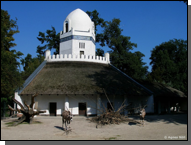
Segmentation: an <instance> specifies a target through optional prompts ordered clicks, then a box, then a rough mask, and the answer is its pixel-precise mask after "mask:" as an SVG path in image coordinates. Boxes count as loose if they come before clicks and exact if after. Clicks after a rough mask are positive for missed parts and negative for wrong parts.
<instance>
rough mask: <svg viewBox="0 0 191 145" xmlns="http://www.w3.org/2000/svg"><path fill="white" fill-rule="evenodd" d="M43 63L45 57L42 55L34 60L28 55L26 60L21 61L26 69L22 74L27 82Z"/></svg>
mask: <svg viewBox="0 0 191 145" xmlns="http://www.w3.org/2000/svg"><path fill="white" fill-rule="evenodd" d="M43 61H44V56H41V55H37V57H34V58H32V56H31V55H30V54H27V56H26V57H25V58H24V59H21V64H22V65H23V68H24V72H22V77H23V79H24V80H26V79H27V78H28V77H29V76H30V75H31V74H32V73H33V72H34V71H35V69H36V68H37V67H38V66H39V65H40V64H41V63H42V62H43Z"/></svg>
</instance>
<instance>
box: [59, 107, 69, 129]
mask: <svg viewBox="0 0 191 145" xmlns="http://www.w3.org/2000/svg"><path fill="white" fill-rule="evenodd" d="M61 116H62V128H63V123H65V128H66V130H67V125H68V124H70V121H72V114H71V112H70V111H67V110H64V111H63V112H62V114H61ZM63 130H64V128H63Z"/></svg>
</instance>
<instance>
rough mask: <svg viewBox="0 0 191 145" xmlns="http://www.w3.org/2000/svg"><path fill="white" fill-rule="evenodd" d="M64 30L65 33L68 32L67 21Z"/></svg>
mask: <svg viewBox="0 0 191 145" xmlns="http://www.w3.org/2000/svg"><path fill="white" fill-rule="evenodd" d="M65 29H66V32H68V21H66V23H65Z"/></svg>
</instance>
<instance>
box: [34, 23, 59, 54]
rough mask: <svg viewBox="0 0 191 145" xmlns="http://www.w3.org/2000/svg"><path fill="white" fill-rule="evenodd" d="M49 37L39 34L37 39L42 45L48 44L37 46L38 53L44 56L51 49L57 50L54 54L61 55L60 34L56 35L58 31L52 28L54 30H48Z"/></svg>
mask: <svg viewBox="0 0 191 145" xmlns="http://www.w3.org/2000/svg"><path fill="white" fill-rule="evenodd" d="M46 33H47V35H46V36H45V33H42V32H39V34H38V36H39V37H37V39H38V40H39V41H40V42H41V44H44V42H46V44H45V45H44V46H40V45H38V46H37V53H39V54H40V55H43V54H44V52H45V51H46V50H47V49H49V50H51V49H55V52H54V54H55V55H56V54H59V44H60V33H58V34H56V30H55V28H54V27H52V30H46Z"/></svg>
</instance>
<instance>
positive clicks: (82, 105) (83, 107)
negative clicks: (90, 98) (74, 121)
mask: <svg viewBox="0 0 191 145" xmlns="http://www.w3.org/2000/svg"><path fill="white" fill-rule="evenodd" d="M79 115H82V116H86V103H85V102H84V103H79Z"/></svg>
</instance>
